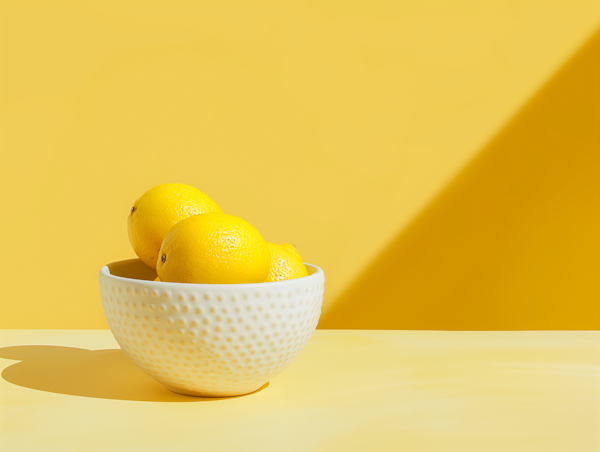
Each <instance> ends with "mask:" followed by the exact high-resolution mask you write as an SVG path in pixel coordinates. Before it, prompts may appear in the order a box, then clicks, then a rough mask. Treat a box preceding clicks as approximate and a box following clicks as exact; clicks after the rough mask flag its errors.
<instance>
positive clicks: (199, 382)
mask: <svg viewBox="0 0 600 452" xmlns="http://www.w3.org/2000/svg"><path fill="white" fill-rule="evenodd" d="M306 268H307V270H308V273H309V275H308V276H305V277H303V278H298V279H292V280H289V281H279V282H269V283H257V284H180V283H167V282H155V281H153V279H154V278H155V277H156V273H155V272H154V271H153V270H152V269H151V268H150V267H147V266H146V265H145V264H144V263H142V262H141V261H140V260H139V259H131V260H127V261H120V262H114V263H112V264H109V265H107V266H104V267H102V269H101V270H100V294H101V297H102V306H103V307H104V314H105V315H106V319H107V321H108V325H109V326H110V329H111V331H112V333H113V335H114V337H115V339H116V340H117V342H118V343H119V345H120V346H121V348H122V349H123V351H124V352H125V354H126V355H127V356H128V357H129V358H130V359H131V360H132V361H133V362H134V363H135V364H136V365H137V366H138V367H140V368H141V369H142V370H143V371H144V372H146V373H147V374H148V375H150V376H151V377H152V378H154V379H155V380H157V381H159V382H160V383H162V384H164V385H165V386H166V387H167V388H169V389H170V390H171V391H174V392H177V393H180V394H187V395H195V396H209V397H221V396H235V395H242V394H248V393H250V392H254V391H256V390H258V389H260V388H261V387H262V386H263V385H265V384H266V383H268V382H269V381H270V380H271V379H272V378H273V377H274V376H275V375H277V374H279V373H280V372H281V371H282V370H283V369H285V368H286V367H287V366H288V365H289V364H290V363H291V362H292V361H293V360H294V358H295V357H296V356H297V355H298V353H300V351H301V350H302V349H303V348H304V346H305V345H306V344H307V342H308V340H309V339H310V337H311V335H312V333H313V331H314V330H315V328H316V327H317V323H318V321H319V317H320V315H321V305H322V302H323V291H324V284H325V275H324V274H323V270H321V269H320V268H319V267H316V266H314V265H310V264H306Z"/></svg>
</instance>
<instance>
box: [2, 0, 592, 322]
mask: <svg viewBox="0 0 600 452" xmlns="http://www.w3.org/2000/svg"><path fill="white" fill-rule="evenodd" d="M599 25H600V4H599V3H598V2H597V1H574V0H568V1H567V0H565V1H554V2H548V1H526V0H519V1H513V2H507V1H498V2H470V1H458V0H453V1H450V2H448V1H433V0H424V1H423V0H420V1H409V0H402V1H386V2H378V1H367V0H359V1H329V2H327V1H313V2H279V1H276V2H243V1H238V2H181V1H173V2H148V1H140V2H133V1H125V2H122V1H115V2H110V1H97V2H94V1H91V2H76V1H63V2H61V1H53V2H46V1H19V2H12V1H2V2H0V71H1V72H0V76H1V78H0V96H1V97H0V102H1V103H0V140H1V141H0V152H1V155H0V165H1V166H0V215H1V217H0V220H1V222H0V228H1V229H0V240H1V242H0V249H1V250H2V254H1V256H2V259H1V260H0V327H3V328H106V326H107V325H106V322H105V320H104V316H103V313H102V309H101V306H100V300H99V294H98V288H97V273H98V270H99V268H100V267H101V266H102V265H104V264H106V263H108V262H112V261H115V260H120V259H126V258H130V257H133V251H132V250H131V249H130V246H129V243H128V240H127V234H126V228H125V218H126V216H127V213H128V210H129V208H130V207H131V205H132V203H133V201H134V200H135V199H136V198H137V197H139V196H140V195H141V194H142V193H143V192H144V191H145V190H147V189H149V188H151V187H152V186H154V185H156V184H159V183H166V182H181V183H187V184H190V185H193V186H195V187H197V188H199V189H200V190H202V191H204V192H206V193H207V194H208V195H210V196H211V197H213V199H215V200H216V201H217V202H218V203H219V205H220V206H221V207H222V208H223V210H224V211H226V212H228V213H231V214H234V215H237V216H240V217H242V218H244V219H246V220H248V221H250V222H251V223H252V224H254V225H255V226H256V227H257V228H258V229H259V230H260V231H261V232H262V234H263V235H264V236H265V238H266V239H267V240H269V241H273V242H280V243H281V242H292V243H295V244H296V245H297V246H298V248H299V250H300V252H301V253H302V255H303V257H304V258H305V260H306V261H307V262H311V263H315V264H317V265H319V266H321V267H322V268H323V269H324V270H325V273H326V276H327V290H326V298H325V302H324V310H323V312H324V314H323V322H322V326H327V327H333V328H344V327H352V328H446V329H461V328H464V329H514V328H526V329H547V328H575V329H583V328H599V327H600V324H599V323H600V320H599V319H600V315H598V314H599V308H598V306H599V305H600V303H599V299H600V296H599V295H598V283H597V282H596V281H595V278H593V275H594V274H598V273H599V272H600V263H599V262H598V258H597V256H599V255H600V253H599V252H598V251H597V250H598V248H599V245H598V240H597V234H595V233H594V231H595V229H594V227H595V225H596V224H598V217H597V215H596V216H595V214H594V213H593V212H594V210H593V205H592V203H593V200H594V199H597V196H596V195H598V194H600V189H599V187H598V185H597V183H594V174H593V171H592V168H594V166H593V165H597V164H598V159H597V158H598V157H597V156H598V153H597V151H596V153H594V149H597V148H595V147H594V143H596V142H595V141H593V140H594V137H597V135H594V133H593V131H592V130H593V129H592V128H591V125H593V124H594V119H600V114H599V113H598V110H597V108H596V107H595V106H597V103H594V101H589V99H596V98H594V97H591V96H592V95H593V94H591V93H592V91H590V96H589V97H588V96H587V95H586V93H587V91H586V90H588V87H589V90H593V89H595V88H594V87H597V84H594V83H592V82H590V80H591V79H589V78H585V77H583V78H581V77H580V76H581V74H583V73H587V71H590V70H591V71H593V70H596V69H594V68H596V67H597V66H594V65H593V63H592V62H593V61H596V60H598V59H595V58H594V56H595V55H598V52H599V51H600V50H599V46H598V44H597V40H596V41H594V40H593V39H592V38H591V37H592V36H593V34H594V32H595V31H596V30H597V29H598V27H599ZM586 43H587V45H586ZM594 43H596V44H594ZM581 48H583V50H582V52H584V51H586V49H587V52H588V53H587V54H586V55H588V56H587V57H585V55H584V56H583V57H579V60H577V58H578V57H577V56H576V57H575V59H573V60H571V58H572V57H573V55H575V54H576V53H577V51H578V50H579V49H581ZM569 61H573V63H568V62H569ZM563 66H564V69H563V71H564V72H565V74H567V75H563V76H562V79H560V77H561V73H562V71H561V68H563ZM569 68H571V69H570V71H568V70H569ZM567 71H568V72H567ZM557 73H558V75H557V76H556V80H558V81H556V82H554V81H550V80H554V78H553V76H554V75H555V74H557ZM578 74H579V75H578ZM560 80H563V81H562V82H561V81H560ZM569 80H575V81H576V82H577V83H580V84H579V85H577V86H579V91H576V93H577V96H579V97H577V99H580V100H584V99H586V98H587V99H588V103H587V104H585V103H583V104H582V103H580V102H579V101H575V100H573V101H572V102H571V101H569V99H571V97H570V94H569V93H571V91H569V89H571V88H572V86H573V83H572V82H569ZM548 81H550V82H549V83H548V86H546V87H545V86H544V85H546V83H547V82H548ZM536 95H537V97H536ZM561 96H562V97H561ZM565 96H566V98H565ZM532 99H533V100H532ZM569 102H570V103H569ZM526 105H527V107H525V109H523V107H524V106H526ZM557 105H558V107H557ZM580 105H583V107H580ZM585 105H587V107H585ZM561 106H564V108H565V109H568V112H569V114H564V115H563V116H560V115H559V114H558V113H556V114H554V113H549V114H547V115H546V114H545V113H544V112H546V111H551V112H558V111H559V110H560V109H561ZM522 109H523V110H522ZM548 109H550V110H548ZM521 110H522V111H521ZM563 113H564V112H563ZM561 118H562V119H561ZM563 119H566V120H567V125H566V126H565V127H563V128H561V125H563V124H564V122H563ZM530 130H532V131H534V134H533V135H530V132H529V131H530ZM545 130H548V131H551V132H553V133H554V135H552V134H550V135H549V136H548V137H544V131H545ZM499 132H500V135H498V133H499ZM503 137H504V138H503ZM532 137H533V138H532ZM534 138H535V139H534ZM528 140H529V141H528ZM545 148H547V149H548V150H547V152H546V151H545ZM546 156H548V158H549V160H547V161H546ZM537 162H541V166H540V168H541V170H540V171H536V168H537ZM504 172H508V173H510V174H511V180H504V179H505V178H503V177H502V176H503V173H504ZM513 179H514V181H516V182H514V181H513ZM555 181H556V183H554V182H555ZM506 187H509V189H505V188H506ZM561 188H565V189H564V190H562V189H561ZM548 190H551V191H552V193H551V194H547V191H548ZM478 193H488V194H489V196H490V199H493V200H494V205H498V206H499V209H494V207H493V205H492V206H490V205H489V204H487V205H486V204H485V202H484V201H485V199H484V198H483V197H478V196H476V195H477V194H478ZM523 193H524V195H523ZM546 195H547V196H546ZM482 196H483V195H482ZM513 201H516V206H515V208H514V209H511V208H509V206H511V205H512V202H513ZM554 204H556V206H557V208H556V209H554V208H553V205H554ZM473 209H478V210H480V211H481V212H482V213H481V215H479V216H475V217H476V218H479V219H481V218H483V217H485V218H484V219H483V220H481V221H482V222H483V225H482V228H479V227H477V224H474V222H473V221H470V220H472V218H473V217H472V216H470V215H473ZM483 212H485V216H484V214H483ZM498 218H501V220H500V221H497V220H498ZM556 219H560V221H558V222H556V221H555V220H556ZM595 222H596V223H595ZM549 223H550V224H551V225H552V227H551V228H549V229H546V228H544V225H545V224H549ZM445 225H448V228H445V227H444V226H445ZM434 226H435V227H434ZM521 226H522V227H521ZM580 226H582V227H580ZM436 228H437V229H436ZM457 234H458V235H459V236H460V239H459V241H458V242H457V241H456V237H457ZM544 234H546V235H544ZM498 237H501V239H500V240H497V238H498ZM531 237H535V238H536V240H533V241H532V240H530V238H531ZM457 243H460V244H461V245H460V246H458V245H457ZM433 244H435V246H434V245H433ZM490 244H491V247H492V250H491V251H490V252H487V250H486V245H490ZM572 244H576V251H573V246H572ZM438 247H439V249H440V252H439V253H438V252H437V249H438ZM421 250H422V252H421ZM469 253H470V254H469ZM424 255H425V256H426V257H427V259H428V260H429V262H432V263H433V264H434V265H428V264H427V262H423V259H421V261H419V258H420V256H421V257H422V256H424ZM453 256H456V257H457V258H456V259H453ZM469 256H476V257H477V260H476V261H473V260H471V259H470V258H469ZM594 256H596V257H594ZM498 262H500V263H502V265H500V264H499V263H498ZM512 263H514V264H515V265H514V266H513V265H512ZM378 266H379V267H378ZM378 268H379V270H377V269H378ZM449 268H451V269H452V272H451V273H448V271H447V270H448V269H449ZM382 269H388V270H386V271H387V273H386V271H384V272H383V273H382V271H383V270H382ZM417 269H418V271H417ZM474 269H475V270H477V271H475V272H474V274H473V275H472V277H471V278H467V277H465V275H464V273H465V272H469V271H471V272H473V271H474ZM486 269H489V271H486ZM546 270H548V271H546ZM410 272H413V273H412V275H413V276H414V277H411V283H410V284H408V285H406V286H403V288H402V290H398V287H397V286H395V285H394V284H390V282H389V281H391V280H394V281H401V279H400V278H399V276H402V277H404V278H405V280H407V278H408V277H407V276H406V275H408V274H411V273H410ZM461 272H462V273H461ZM398 273H400V275H398ZM382 274H383V275H386V278H384V280H382V279H381V278H379V279H378V277H377V275H382ZM546 281H548V284H545V282H546ZM444 285H445V286H444ZM423 287H427V288H428V289H427V290H426V294H425V295H423V291H422V290H421V289H422V288H423ZM444 287H449V289H448V290H444ZM432 288H434V289H432ZM371 289H375V290H371ZM482 306H484V307H482Z"/></svg>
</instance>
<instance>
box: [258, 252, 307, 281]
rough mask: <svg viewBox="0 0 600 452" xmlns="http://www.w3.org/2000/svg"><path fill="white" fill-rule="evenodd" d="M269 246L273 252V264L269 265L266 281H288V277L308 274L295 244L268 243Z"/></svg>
mask: <svg viewBox="0 0 600 452" xmlns="http://www.w3.org/2000/svg"><path fill="white" fill-rule="evenodd" d="M267 246H268V247H269V251H270V252H271V265H270V266H269V272H268V274H267V278H266V279H265V282H271V281H286V280H288V279H295V278H302V277H303V276H308V272H307V271H306V266H305V265H304V263H303V262H302V258H301V257H300V253H298V251H297V250H296V248H295V247H294V246H293V245H290V244H287V243H286V244H284V245H276V244H275V243H267ZM290 248H292V249H290Z"/></svg>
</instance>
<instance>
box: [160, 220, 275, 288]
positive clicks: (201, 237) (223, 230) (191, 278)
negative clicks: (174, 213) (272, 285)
mask: <svg viewBox="0 0 600 452" xmlns="http://www.w3.org/2000/svg"><path fill="white" fill-rule="evenodd" d="M270 264H271V253H270V252H269V248H268V247H267V243H266V242H265V240H264V239H263V237H262V236H261V235H260V233H259V232H258V231H257V230H256V229H255V228H254V227H253V226H252V225H251V224H250V223H248V222H247V221H244V220H242V219H241V218H238V217H235V216H233V215H227V214H224V213H207V214H204V215H196V216H193V217H190V218H186V219H185V220H182V221H180V222H179V223H177V224H176V225H175V226H174V227H173V228H172V229H171V230H170V231H169V233H168V234H167V236H166V237H165V239H164V241H163V243H162V246H161V249H160V253H159V259H158V264H157V266H156V270H157V273H158V276H159V278H160V280H161V281H165V282H182V283H198V284H243V283H258V282H264V281H265V278H266V276H267V273H268V271H269V267H270Z"/></svg>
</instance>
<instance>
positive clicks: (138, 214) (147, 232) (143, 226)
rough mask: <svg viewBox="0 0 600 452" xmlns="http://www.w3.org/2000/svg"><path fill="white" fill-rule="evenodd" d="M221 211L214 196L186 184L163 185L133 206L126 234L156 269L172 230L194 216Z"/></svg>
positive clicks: (151, 190) (136, 248) (132, 244)
mask: <svg viewBox="0 0 600 452" xmlns="http://www.w3.org/2000/svg"><path fill="white" fill-rule="evenodd" d="M208 212H221V209H220V208H219V206H218V205H217V203H216V202H214V201H213V200H212V199H211V198H209V197H208V196H207V195H205V194H204V193H202V192H201V191H200V190H198V189H196V188H194V187H190V186H189V185H184V184H162V185H157V186H156V187H154V188H151V189H150V190H148V191H147V192H146V193H144V194H143V195H142V196H141V197H140V198H139V199H138V200H137V201H136V202H135V203H134V204H133V207H131V210H130V212H129V216H128V217H127V234H128V235H129V242H130V243H131V246H132V248H133V251H135V254H137V256H138V257H139V258H140V259H141V260H142V261H143V262H144V263H145V264H146V265H149V266H150V267H152V268H156V263H157V261H158V252H159V250H160V246H161V244H162V241H163V239H164V238H165V236H166V235H167V233H168V232H169V230H170V229H171V228H172V227H173V226H175V225H176V224H177V223H178V222H179V221H181V220H183V219H185V218H189V217H191V216H194V215H199V214H203V213H208Z"/></svg>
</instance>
